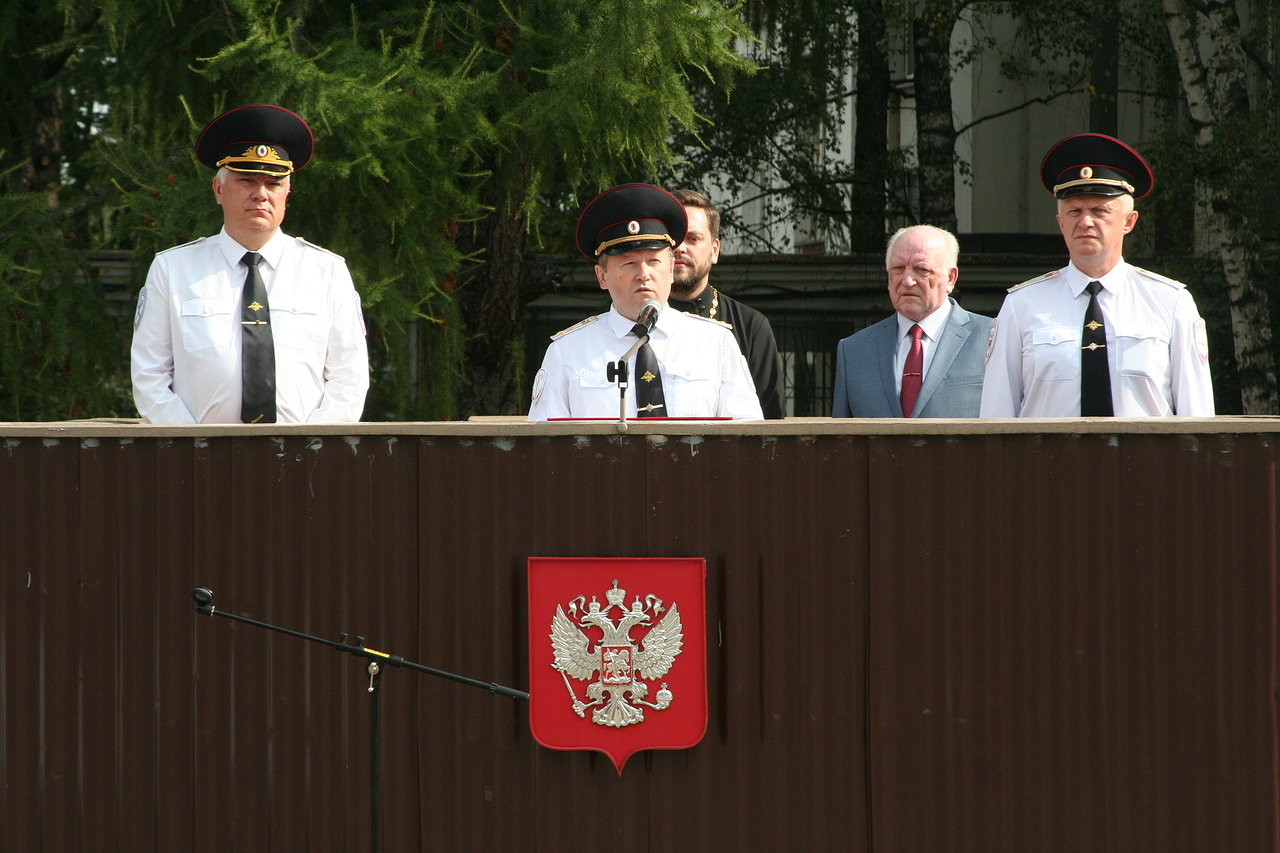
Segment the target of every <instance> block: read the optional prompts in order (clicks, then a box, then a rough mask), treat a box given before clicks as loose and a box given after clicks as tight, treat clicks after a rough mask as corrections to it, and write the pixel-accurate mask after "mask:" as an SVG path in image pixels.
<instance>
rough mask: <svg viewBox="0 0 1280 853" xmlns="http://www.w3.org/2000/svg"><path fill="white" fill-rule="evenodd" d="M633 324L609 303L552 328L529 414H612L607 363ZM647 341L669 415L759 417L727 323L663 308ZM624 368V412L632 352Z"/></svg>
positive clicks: (631, 394)
mask: <svg viewBox="0 0 1280 853" xmlns="http://www.w3.org/2000/svg"><path fill="white" fill-rule="evenodd" d="M633 326H635V322H634V321H633V320H628V319H627V318H626V317H623V316H622V315H621V314H619V313H618V312H617V311H616V310H615V309H613V308H610V309H609V310H608V311H607V312H605V313H604V314H598V315H596V316H595V317H589V318H587V319H586V320H584V321H583V322H581V323H579V324H578V325H576V326H572V327H570V328H569V329H566V330H565V331H563V332H561V333H559V334H558V335H555V336H554V337H553V338H552V341H551V345H550V346H549V347H547V354H546V355H545V356H544V357H543V359H542V369H540V370H539V371H538V374H537V376H536V377H535V379H534V383H533V404H532V406H530V408H529V420H531V421H545V420H547V419H549V418H616V417H618V403H619V391H618V384H617V383H616V382H610V381H609V378H608V367H609V364H610V363H613V362H616V361H617V360H618V359H619V358H621V357H622V355H623V354H624V353H625V352H626V351H627V350H629V349H630V348H631V347H632V346H633V345H634V344H635V342H636V338H635V336H634V335H632V334H631V329H632V327H633ZM649 345H650V346H651V347H652V348H653V354H654V357H655V358H657V360H658V366H659V372H660V373H661V374H662V392H663V397H664V399H665V401H666V406H667V412H668V416H669V417H677V418H699V417H730V418H745V419H759V418H763V417H764V415H763V413H762V412H761V410H760V399H759V398H758V397H757V396H756V391H755V386H754V385H753V384H752V382H751V374H750V373H749V372H748V370H747V361H746V359H745V358H744V357H743V355H742V350H741V349H740V348H739V346H738V341H737V339H735V338H734V336H733V332H732V330H731V329H730V328H729V327H728V326H726V325H724V324H722V323H718V322H716V321H715V320H708V319H707V318H705V317H700V316H698V315H696V314H685V313H683V312H680V311H673V310H669V309H665V310H663V311H662V312H661V313H660V314H659V315H658V322H657V325H655V326H654V327H653V331H652V332H651V333H650V334H649ZM628 375H629V376H631V377H632V382H633V384H632V385H631V387H630V388H628V389H627V417H629V418H634V417H635V416H636V399H635V385H634V375H635V355H634V354H633V355H632V357H631V358H630V360H629V363H628Z"/></svg>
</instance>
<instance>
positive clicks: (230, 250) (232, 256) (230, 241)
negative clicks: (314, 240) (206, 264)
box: [217, 228, 290, 269]
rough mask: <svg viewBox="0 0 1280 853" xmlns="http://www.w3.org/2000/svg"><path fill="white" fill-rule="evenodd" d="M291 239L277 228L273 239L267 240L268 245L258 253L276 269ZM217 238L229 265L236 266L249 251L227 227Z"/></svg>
mask: <svg viewBox="0 0 1280 853" xmlns="http://www.w3.org/2000/svg"><path fill="white" fill-rule="evenodd" d="M289 239H290V238H289V237H288V236H287V235H286V234H285V233H284V232H283V231H281V230H280V229H279V228H277V229H276V233H274V234H272V235H271V239H270V240H268V241H267V243H266V245H265V246H263V247H262V248H261V249H259V250H258V254H259V255H262V259H263V260H264V261H266V262H267V266H269V267H271V269H276V268H277V267H279V266H280V260H281V258H282V257H283V256H284V250H285V246H286V245H287V244H288V242H289ZM217 240H218V245H219V248H220V249H221V251H222V256H223V257H224V258H226V261H227V265H228V266H232V267H234V266H235V265H236V264H238V263H240V259H241V258H243V257H244V253H245V252H247V251H249V250H248V249H246V248H245V247H244V246H241V245H240V244H239V243H237V242H236V241H235V239H234V238H233V237H232V236H231V235H230V234H228V233H227V229H226V228H223V229H222V230H221V231H219V232H218V236H217Z"/></svg>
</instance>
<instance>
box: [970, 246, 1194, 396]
mask: <svg viewBox="0 0 1280 853" xmlns="http://www.w3.org/2000/svg"><path fill="white" fill-rule="evenodd" d="M1092 280H1093V279H1090V278H1089V277H1088V276H1086V275H1085V274H1084V273H1082V272H1080V270H1078V269H1076V267H1075V266H1074V265H1068V266H1066V267H1064V268H1063V269H1061V270H1058V271H1056V272H1051V273H1049V274H1047V275H1044V276H1041V277H1040V278H1036V279H1032V280H1031V281H1027V282H1023V283H1022V284H1020V285H1018V286H1017V287H1014V288H1011V289H1010V291H1009V293H1008V295H1007V296H1006V297H1005V300H1004V305H1003V306H1001V308H1000V313H999V315H998V316H997V317H996V322H995V323H994V324H993V325H992V327H991V334H992V336H993V337H992V340H991V342H990V344H989V345H988V351H987V369H986V375H985V378H984V380H983V386H982V406H981V410H980V415H981V417H984V418H1014V417H1023V418H1073V417H1079V416H1080V345H1081V344H1080V342H1081V327H1082V326H1083V324H1084V313H1085V309H1086V308H1088V306H1089V294H1088V293H1086V292H1085V286H1086V285H1088V283H1089V282H1090V281H1092ZM1097 281H1100V282H1101V283H1102V288H1103V289H1102V291H1101V292H1099V293H1098V303H1099V305H1100V306H1101V308H1102V312H1103V316H1104V317H1105V319H1106V335H1107V364H1108V366H1109V368H1110V371H1111V398H1112V402H1113V403H1114V409H1115V414H1116V416H1117V417H1155V416H1162V415H1181V416H1184V417H1207V416H1211V415H1213V414H1214V407H1213V385H1212V383H1211V381H1210V378H1209V349H1208V343H1207V338H1206V335H1205V326H1204V320H1202V319H1201V318H1200V314H1199V312H1197V311H1196V306H1195V302H1194V301H1193V300H1192V298H1191V294H1190V293H1188V292H1187V289H1186V287H1185V286H1184V285H1182V284H1181V283H1179V282H1176V281H1173V280H1172V279H1168V278H1165V277H1164V276H1160V275H1156V274H1155V273H1151V272H1147V271H1146V270H1143V269H1139V268H1138V267H1135V266H1131V265H1130V264H1127V263H1125V262H1124V261H1123V260H1121V261H1120V262H1119V263H1118V264H1116V266H1115V268H1114V269H1112V270H1111V272H1109V273H1107V274H1106V275H1105V276H1103V277H1102V278H1100V279H1097Z"/></svg>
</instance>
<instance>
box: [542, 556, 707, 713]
mask: <svg viewBox="0 0 1280 853" xmlns="http://www.w3.org/2000/svg"><path fill="white" fill-rule="evenodd" d="M605 598H606V599H607V600H608V605H607V606H606V607H604V608H603V609H602V608H601V607H600V602H599V601H597V600H596V597H595V596H592V597H591V601H590V602H589V603H586V602H585V599H584V597H583V596H581V595H580V596H578V597H577V598H574V599H572V600H571V601H570V602H569V612H568V613H567V614H566V613H565V609H564V607H563V606H562V605H557V606H556V615H555V617H554V618H553V619H552V620H551V648H552V650H553V651H554V652H555V661H554V662H553V663H552V664H551V666H552V667H553V668H554V669H556V670H558V671H559V672H560V675H561V676H562V677H563V678H564V684H565V687H567V688H568V689H569V695H570V696H571V697H572V698H573V710H574V713H576V714H577V715H578V716H579V717H585V716H586V713H585V712H586V709H587V708H594V710H592V712H591V721H592V722H593V723H596V724H597V725H601V726H613V727H615V728H620V727H622V726H630V725H633V724H635V723H640V722H644V709H643V708H640V707H638V706H639V705H647V706H649V707H650V708H653V709H654V710H657V711H661V710H663V709H664V708H666V707H667V706H668V705H670V704H671V699H672V694H671V691H670V690H668V689H667V685H666V683H665V682H664V683H663V684H662V687H661V688H660V689H659V690H658V692H657V695H656V698H657V700H658V701H657V702H649V701H646V699H645V697H646V696H647V695H648V694H649V686H648V685H647V684H645V683H644V682H643V681H641V680H640V679H642V678H646V679H649V680H651V681H652V680H656V679H659V678H662V677H663V676H664V675H666V674H667V672H668V671H669V670H670V669H671V666H672V664H673V663H674V662H675V659H676V655H678V654H680V648H681V646H682V645H683V644H684V629H683V628H682V627H681V625H680V612H679V610H678V609H677V608H676V605H675V604H674V603H672V605H671V607H670V608H669V609H666V608H664V607H663V603H662V599H660V598H657V597H655V596H653V595H650V596H647V597H646V598H645V600H644V601H641V600H640V597H639V596H636V598H635V600H634V601H633V602H632V603H631V607H630V608H628V607H627V606H626V604H625V602H626V598H627V592H626V590H624V589H619V588H618V582H617V581H616V580H615V581H614V582H613V589H610V590H608V591H606V592H605ZM583 603H586V607H585V610H584V609H583V607H582V605H583ZM664 609H666V615H665V616H663V615H662V613H663V610H664ZM614 610H617V611H619V614H620V615H619V616H618V618H617V619H616V620H615V619H614V618H613V617H612V616H611V615H610V614H611V613H612V612H613V611H614ZM659 616H661V619H659V621H658V624H657V625H655V626H653V627H652V628H650V629H649V630H648V631H647V632H646V633H645V635H644V636H643V638H642V639H641V640H640V642H639V644H637V643H635V642H633V641H632V639H631V631H632V629H633V628H635V627H637V626H642V625H652V623H653V620H654V619H656V618H658V617H659ZM584 629H586V630H584ZM592 629H598V630H599V632H600V638H599V642H598V643H597V644H596V646H595V647H594V648H592V646H591V637H590V636H588V634H587V631H591V632H592V633H593V634H594V633H595V631H594V630H592ZM597 674H599V676H600V677H599V679H598V680H596V681H593V682H591V683H590V684H588V685H587V690H586V698H587V699H588V700H590V701H587V702H583V701H582V700H580V699H579V698H578V694H577V693H576V692H575V691H574V689H573V685H572V684H570V683H569V677H570V676H572V677H573V678H575V679H578V680H579V681H587V680H589V679H591V678H592V677H593V676H595V675H597Z"/></svg>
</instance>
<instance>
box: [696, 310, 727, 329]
mask: <svg viewBox="0 0 1280 853" xmlns="http://www.w3.org/2000/svg"><path fill="white" fill-rule="evenodd" d="M684 316H686V317H692V318H693V319H695V320H701V321H702V322H704V323H715V324H716V325H717V326H724V327H725V328H726V329H730V330H732V329H733V324H732V323H726V322H725V321H724V320H717V319H716V318H714V317H703V316H702V315H701V314H694V313H693V312H689V313H688V314H685V315H684Z"/></svg>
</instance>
